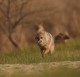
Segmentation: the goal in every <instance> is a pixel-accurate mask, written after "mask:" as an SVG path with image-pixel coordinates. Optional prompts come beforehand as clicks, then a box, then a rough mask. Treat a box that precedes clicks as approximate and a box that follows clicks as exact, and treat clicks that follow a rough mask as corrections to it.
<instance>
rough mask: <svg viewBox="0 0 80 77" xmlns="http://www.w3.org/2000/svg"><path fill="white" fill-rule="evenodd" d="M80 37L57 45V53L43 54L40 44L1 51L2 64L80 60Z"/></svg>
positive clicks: (0, 61) (0, 59) (0, 62)
mask: <svg viewBox="0 0 80 77" xmlns="http://www.w3.org/2000/svg"><path fill="white" fill-rule="evenodd" d="M79 40H80V39H79V38H76V39H70V40H69V41H68V42H67V43H66V44H58V45H56V46H55V53H54V54H52V55H47V56H46V57H45V58H44V59H43V58H42V56H41V53H40V50H39V48H38V46H31V47H28V48H24V49H21V50H14V51H9V52H6V53H5V52H0V64H31V63H44V62H57V61H80V41H79Z"/></svg>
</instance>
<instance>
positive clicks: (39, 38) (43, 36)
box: [35, 25, 54, 57]
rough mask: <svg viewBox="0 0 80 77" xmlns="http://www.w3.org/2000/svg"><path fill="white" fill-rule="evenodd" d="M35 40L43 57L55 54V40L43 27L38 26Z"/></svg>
mask: <svg viewBox="0 0 80 77" xmlns="http://www.w3.org/2000/svg"><path fill="white" fill-rule="evenodd" d="M35 40H36V42H37V44H38V45H39V47H40V49H41V54H42V57H44V56H45V55H46V54H48V53H50V54H52V53H53V52H54V38H53V37H52V35H51V34H50V33H49V32H46V31H45V30H44V28H43V26H42V25H38V26H36V37H35Z"/></svg>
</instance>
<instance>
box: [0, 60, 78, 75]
mask: <svg viewBox="0 0 80 77" xmlns="http://www.w3.org/2000/svg"><path fill="white" fill-rule="evenodd" d="M60 66H61V67H68V68H73V69H77V68H79V70H80V61H64V62H50V63H39V64H30V65H26V64H0V71H3V72H6V73H9V74H13V73H14V72H18V71H23V72H25V73H26V74H30V73H40V72H42V71H44V70H50V69H54V70H55V69H56V68H58V67H60Z"/></svg>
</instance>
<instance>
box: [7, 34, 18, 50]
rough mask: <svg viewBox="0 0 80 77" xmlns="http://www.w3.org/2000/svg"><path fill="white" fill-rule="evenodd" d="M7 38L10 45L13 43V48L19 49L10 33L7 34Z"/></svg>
mask: <svg viewBox="0 0 80 77" xmlns="http://www.w3.org/2000/svg"><path fill="white" fill-rule="evenodd" d="M8 38H9V41H10V42H11V43H12V45H13V46H14V47H15V48H17V49H19V45H18V44H17V43H16V42H15V41H14V40H13V38H12V36H11V34H9V36H8Z"/></svg>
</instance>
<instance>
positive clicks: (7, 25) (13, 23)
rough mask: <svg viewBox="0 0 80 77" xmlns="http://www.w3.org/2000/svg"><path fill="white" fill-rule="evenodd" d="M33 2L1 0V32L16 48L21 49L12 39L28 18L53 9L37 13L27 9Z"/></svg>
mask: <svg viewBox="0 0 80 77" xmlns="http://www.w3.org/2000/svg"><path fill="white" fill-rule="evenodd" d="M31 2H32V0H0V30H1V31H2V32H3V33H4V34H6V36H7V37H8V39H9V40H10V42H11V43H12V44H13V46H14V47H15V48H19V45H18V44H17V43H16V42H15V41H14V38H13V37H12V34H13V33H14V31H15V29H16V27H17V26H20V25H21V24H24V23H25V22H26V21H25V18H27V16H30V15H32V14H36V13H38V12H42V11H45V10H48V11H49V10H52V9H53V8H48V9H38V10H36V11H35V10H30V9H27V8H29V7H28V5H29V4H30V3H31ZM26 23H27V22H26Z"/></svg>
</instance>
